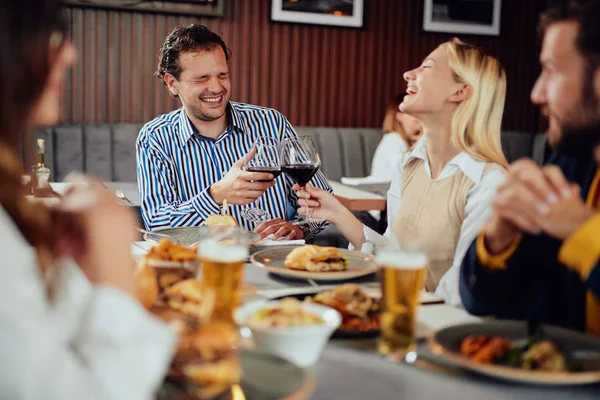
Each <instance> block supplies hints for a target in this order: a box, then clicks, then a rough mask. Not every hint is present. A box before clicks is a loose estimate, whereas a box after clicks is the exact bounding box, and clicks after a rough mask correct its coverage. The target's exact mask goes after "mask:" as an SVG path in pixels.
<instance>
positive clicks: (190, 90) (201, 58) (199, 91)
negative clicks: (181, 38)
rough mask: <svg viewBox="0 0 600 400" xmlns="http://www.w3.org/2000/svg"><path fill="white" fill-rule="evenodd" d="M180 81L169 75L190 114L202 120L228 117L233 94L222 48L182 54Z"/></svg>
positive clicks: (171, 85) (170, 84)
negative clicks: (228, 104)
mask: <svg viewBox="0 0 600 400" xmlns="http://www.w3.org/2000/svg"><path fill="white" fill-rule="evenodd" d="M178 63H179V67H180V70H181V73H180V75H179V79H176V78H175V77H174V76H173V75H171V74H166V75H165V78H164V79H165V83H166V84H167V86H168V88H169V91H170V92H171V94H172V95H173V96H178V97H179V99H180V100H181V103H182V104H183V106H184V107H185V109H186V111H187V112H188V114H190V115H191V116H193V117H195V118H197V119H199V120H201V121H215V120H219V119H221V118H223V117H224V116H225V111H226V109H227V103H228V101H229V97H230V92H231V82H230V80H229V67H228V65H227V60H226V58H225V53H224V52H223V49H221V48H220V47H218V48H214V49H211V50H198V51H193V52H184V53H181V54H180V56H179V59H178Z"/></svg>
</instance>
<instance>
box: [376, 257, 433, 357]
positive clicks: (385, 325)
mask: <svg viewBox="0 0 600 400" xmlns="http://www.w3.org/2000/svg"><path fill="white" fill-rule="evenodd" d="M375 262H376V263H377V264H378V265H379V267H380V268H381V272H380V274H381V275H380V276H381V291H382V301H381V316H380V322H379V327H380V336H379V340H378V343H377V350H378V351H379V354H381V355H385V356H390V357H393V358H394V359H403V358H404V357H405V356H407V355H408V354H409V353H411V352H415V351H416V349H417V340H416V335H415V326H416V324H415V320H416V315H417V310H418V308H419V304H420V293H421V291H422V290H423V287H424V286H425V280H426V278H427V256H426V254H425V253H424V252H415V251H403V250H397V249H389V250H381V251H379V252H378V253H377V255H376V257H375Z"/></svg>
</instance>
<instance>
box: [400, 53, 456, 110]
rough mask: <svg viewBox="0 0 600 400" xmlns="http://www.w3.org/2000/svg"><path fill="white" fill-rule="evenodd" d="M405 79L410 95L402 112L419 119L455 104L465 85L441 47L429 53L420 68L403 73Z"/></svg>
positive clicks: (406, 97) (401, 105) (405, 100)
mask: <svg viewBox="0 0 600 400" xmlns="http://www.w3.org/2000/svg"><path fill="white" fill-rule="evenodd" d="M404 80H406V82H407V89H406V93H407V96H405V97H404V101H403V102H402V104H400V111H402V112H404V113H406V114H409V115H412V116H414V117H417V118H419V117H422V116H425V115H428V114H436V113H440V112H442V111H444V110H445V109H447V108H448V107H455V104H454V102H453V101H452V100H453V96H455V95H456V93H457V92H458V91H460V90H461V89H462V88H464V86H465V85H464V84H462V83H459V82H457V81H456V79H455V76H454V72H453V71H452V69H451V68H450V64H449V62H448V56H447V55H446V54H445V52H444V51H443V50H442V48H441V47H438V48H437V49H436V50H434V51H433V52H432V53H431V54H429V55H428V56H427V57H426V58H425V60H424V61H423V63H422V64H421V66H420V67H418V68H416V69H413V70H411V71H408V72H406V73H404ZM453 104H454V105H453Z"/></svg>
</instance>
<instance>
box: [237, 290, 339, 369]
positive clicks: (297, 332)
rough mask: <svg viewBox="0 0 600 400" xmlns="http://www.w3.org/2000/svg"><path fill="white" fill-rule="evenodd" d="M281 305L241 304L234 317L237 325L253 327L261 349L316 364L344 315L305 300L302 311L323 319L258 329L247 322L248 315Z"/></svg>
mask: <svg viewBox="0 0 600 400" xmlns="http://www.w3.org/2000/svg"><path fill="white" fill-rule="evenodd" d="M279 305H280V301H266V300H257V301H253V302H251V303H247V304H245V305H243V306H242V307H240V308H239V309H238V310H237V312H236V315H235V318H236V321H237V323H238V325H240V326H246V327H248V328H249V329H250V331H251V332H252V336H253V338H254V343H255V344H256V347H257V349H258V350H263V351H265V352H269V353H271V354H275V355H277V356H280V357H282V358H285V359H287V360H288V361H291V362H293V363H295V364H296V365H298V366H300V367H308V366H311V365H314V364H316V362H317V361H318V360H319V357H320V356H321V353H322V352H323V349H324V348H325V345H326V344H327V341H328V340H329V337H330V336H331V335H332V334H333V332H334V331H335V330H336V329H337V328H338V327H339V326H340V324H341V323H342V316H341V315H340V313H339V312H337V311H336V310H334V309H332V308H329V307H326V306H322V305H320V304H313V303H302V305H301V307H302V310H303V311H306V312H309V313H311V314H314V315H317V316H319V317H320V318H321V319H322V320H323V321H324V322H323V323H322V324H316V325H306V326H295V327H290V328H256V327H252V326H248V325H247V323H246V321H247V320H248V317H250V315H252V314H253V313H255V312H256V311H258V310H261V309H263V308H274V307H278V306H279Z"/></svg>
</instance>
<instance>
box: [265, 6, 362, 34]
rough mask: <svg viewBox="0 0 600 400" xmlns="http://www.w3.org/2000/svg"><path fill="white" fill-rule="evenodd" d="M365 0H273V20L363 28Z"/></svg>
mask: <svg viewBox="0 0 600 400" xmlns="http://www.w3.org/2000/svg"><path fill="white" fill-rule="evenodd" d="M363 7H364V4H363V0H271V20H273V21H277V22H292V23H300V24H311V25H331V26H346V27H354V28H361V27H362V26H363Z"/></svg>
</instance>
